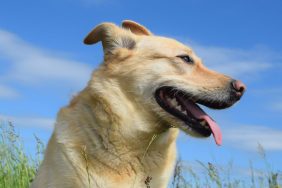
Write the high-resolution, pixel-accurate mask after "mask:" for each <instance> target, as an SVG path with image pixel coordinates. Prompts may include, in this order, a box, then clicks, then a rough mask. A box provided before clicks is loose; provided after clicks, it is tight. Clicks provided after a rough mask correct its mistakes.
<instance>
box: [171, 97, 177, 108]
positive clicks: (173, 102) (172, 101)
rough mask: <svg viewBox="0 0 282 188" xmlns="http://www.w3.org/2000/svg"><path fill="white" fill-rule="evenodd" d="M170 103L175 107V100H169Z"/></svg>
mask: <svg viewBox="0 0 282 188" xmlns="http://www.w3.org/2000/svg"><path fill="white" fill-rule="evenodd" d="M170 103H171V104H172V106H177V101H176V99H175V98H173V99H171V100H170Z"/></svg>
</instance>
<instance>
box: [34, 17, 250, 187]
mask: <svg viewBox="0 0 282 188" xmlns="http://www.w3.org/2000/svg"><path fill="white" fill-rule="evenodd" d="M98 42H102V46H103V51H104V60H103V63H102V64H101V65H100V66H99V67H98V68H97V70H94V72H93V74H92V76H91V79H90V81H89V82H88V85H87V87H86V88H85V89H83V90H82V91H81V92H80V93H78V94H77V95H76V96H75V97H73V99H72V100H71V102H70V103H69V105H68V106H66V107H64V108H62V109H61V110H60V111H59V113H58V116H57V120H56V124H55V129H54V132H53V134H52V136H51V138H50V140H49V143H48V146H47V148H46V152H45V156H44V160H43V162H42V164H41V166H40V168H39V170H38V173H37V176H36V177H35V179H34V181H33V183H32V185H31V187H32V188H43V187H52V188H53V187H54V188H65V187H68V188H70V187H74V188H81V187H92V188H94V187H97V188H119V187H120V188H127V187H128V188H133V187H135V188H142V187H151V188H164V187H167V186H168V183H169V180H170V176H171V175H172V173H173V170H174V165H175V160H176V138H177V135H178V132H179V130H182V131H184V132H185V133H187V134H188V135H191V136H194V137H203V138H204V137H209V136H210V135H213V137H214V140H215V143H216V144H218V145H220V144H221V143H222V136H221V132H220V128H219V126H218V125H217V123H216V122H215V121H214V120H213V119H212V118H211V117H210V116H209V115H207V114H206V113H205V112H204V111H203V110H202V109H201V108H200V107H199V105H198V104H201V105H204V106H207V107H209V108H214V109H224V108H227V107H230V106H231V105H233V104H234V103H235V102H237V101H238V100H239V99H240V98H241V97H242V95H243V93H244V91H245V90H246V86H245V85H244V84H243V83H242V82H241V81H238V80H234V79H232V78H230V77H228V76H225V75H223V74H220V73H217V72H214V71H211V70H209V69H207V68H206V67H205V66H204V65H203V64H202V62H201V59H200V58H199V57H197V56H196V54H195V53H194V52H193V50H192V49H191V48H190V47H187V46H185V45H184V44H182V43H180V42H178V41H176V40H174V39H170V38H166V37H161V36H155V35H153V34H152V33H151V31H149V30H148V29H147V28H146V27H144V26H142V25H140V24H139V23H136V22H134V21H130V20H125V21H123V23H122V26H121V27H120V26H117V25H115V24H113V23H102V24H100V25H98V26H97V27H95V28H94V29H93V30H92V31H91V32H90V33H89V34H88V35H87V36H86V38H85V40H84V43H85V44H88V45H90V44H95V43H98ZM66 71H67V70H66Z"/></svg>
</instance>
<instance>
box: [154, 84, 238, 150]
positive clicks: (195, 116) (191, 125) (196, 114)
mask: <svg viewBox="0 0 282 188" xmlns="http://www.w3.org/2000/svg"><path fill="white" fill-rule="evenodd" d="M191 96H192V95H191V94H189V93H187V92H184V91H182V90H179V89H177V88H174V87H168V86H164V87H160V88H158V89H157V90H156V92H155V100H156V102H157V103H158V105H159V106H160V107H161V108H162V109H163V110H164V111H165V112H167V113H169V114H170V115H172V117H173V119H175V123H173V124H172V126H173V127H177V128H179V129H181V130H183V131H184V132H186V133H188V134H189V135H191V136H194V137H209V136H210V135H211V134H213V136H214V139H215V142H216V144H218V145H221V140H222V139H221V138H222V136H221V132H220V128H219V126H218V125H217V123H216V122H215V121H214V120H213V119H212V118H211V117H210V116H208V115H207V114H206V113H205V112H204V111H203V110H202V109H201V108H200V107H199V105H198V104H201V105H204V106H207V107H209V108H214V109H223V108H227V107H229V106H231V105H232V104H233V103H234V102H235V100H233V101H226V102H219V101H218V102H215V101H213V103H211V102H209V101H208V100H203V99H198V100H196V99H195V97H194V98H192V97H191ZM197 103H198V104H197Z"/></svg>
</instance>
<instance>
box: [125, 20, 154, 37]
mask: <svg viewBox="0 0 282 188" xmlns="http://www.w3.org/2000/svg"><path fill="white" fill-rule="evenodd" d="M122 27H123V28H126V29H130V31H131V32H132V33H134V34H136V35H153V34H152V33H151V32H150V31H149V30H148V29H147V28H146V27H144V26H143V25H141V24H139V23H136V22H134V21H131V20H124V21H123V22H122Z"/></svg>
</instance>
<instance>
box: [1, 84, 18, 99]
mask: <svg viewBox="0 0 282 188" xmlns="http://www.w3.org/2000/svg"><path fill="white" fill-rule="evenodd" d="M19 96H20V94H19V93H18V92H17V91H15V90H14V89H12V88H9V87H7V86H4V85H0V99H14V98H17V97H19Z"/></svg>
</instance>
